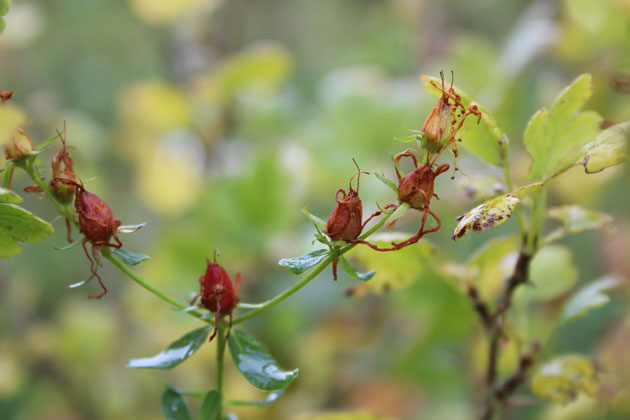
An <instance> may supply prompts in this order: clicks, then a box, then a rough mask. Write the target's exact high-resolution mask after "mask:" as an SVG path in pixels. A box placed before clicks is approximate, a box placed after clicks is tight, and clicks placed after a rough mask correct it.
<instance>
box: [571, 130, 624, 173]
mask: <svg viewBox="0 0 630 420" xmlns="http://www.w3.org/2000/svg"><path fill="white" fill-rule="evenodd" d="M629 142H630V121H626V122H624V123H621V124H617V125H613V126H612V127H609V128H607V129H606V130H604V131H602V132H601V133H599V134H598V135H597V137H595V140H593V141H591V142H590V143H588V144H586V145H585V146H584V147H582V149H580V151H579V152H577V153H576V156H575V157H574V158H573V162H575V164H580V165H584V171H585V172H586V173H587V174H594V173H596V172H600V171H603V170H604V169H606V168H608V167H611V166H615V165H619V164H621V163H623V162H625V161H626V157H627V155H628V143H629Z"/></svg>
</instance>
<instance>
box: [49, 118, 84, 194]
mask: <svg viewBox="0 0 630 420" xmlns="http://www.w3.org/2000/svg"><path fill="white" fill-rule="evenodd" d="M64 131H65V130H64ZM60 135H61V133H60ZM61 141H62V143H63V146H62V147H61V149H60V150H59V151H58V152H57V153H56V154H55V156H53V159H52V165H51V166H52V172H53V178H52V179H51V180H50V188H51V189H52V191H53V194H55V197H57V199H58V200H59V201H61V202H62V203H64V204H67V203H70V202H71V201H72V197H73V195H74V192H75V190H76V187H75V186H74V185H73V184H71V183H70V184H68V183H64V182H61V181H60V179H66V180H69V181H73V182H74V183H78V181H79V177H77V175H76V174H75V173H74V171H73V170H72V158H71V157H70V153H68V149H67V148H66V140H65V138H64V137H63V136H62V138H61Z"/></svg>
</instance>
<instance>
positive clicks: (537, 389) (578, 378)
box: [531, 354, 599, 404]
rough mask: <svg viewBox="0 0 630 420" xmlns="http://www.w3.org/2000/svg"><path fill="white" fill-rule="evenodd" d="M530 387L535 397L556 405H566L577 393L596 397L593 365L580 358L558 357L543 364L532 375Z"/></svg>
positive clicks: (596, 384) (570, 356)
mask: <svg viewBox="0 0 630 420" xmlns="http://www.w3.org/2000/svg"><path fill="white" fill-rule="evenodd" d="M531 386H532V391H533V392H534V394H536V395H538V396H539V397H540V398H544V399H548V400H551V401H552V402H554V403H556V404H568V403H569V402H571V401H573V400H575V399H576V398H577V396H578V395H579V394H580V393H584V394H587V395H590V396H596V395H597V394H598V393H599V383H598V381H597V375H596V371H595V366H593V362H592V361H591V360H590V359H588V358H586V357H584V356H581V355H579V354H568V355H563V356H559V357H556V358H555V359H552V360H551V361H549V362H547V363H545V364H544V365H542V366H541V367H540V368H539V369H538V371H537V372H536V373H535V374H534V377H533V378H532V384H531Z"/></svg>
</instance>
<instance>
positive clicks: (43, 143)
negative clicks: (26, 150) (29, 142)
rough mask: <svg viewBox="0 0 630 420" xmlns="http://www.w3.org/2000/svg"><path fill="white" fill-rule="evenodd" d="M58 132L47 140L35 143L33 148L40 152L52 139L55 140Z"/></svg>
mask: <svg viewBox="0 0 630 420" xmlns="http://www.w3.org/2000/svg"><path fill="white" fill-rule="evenodd" d="M59 137H60V136H59V133H57V134H56V135H55V136H53V137H51V138H49V139H48V140H44V141H43V142H41V143H40V144H39V145H37V147H36V148H35V150H37V151H38V152H41V151H42V150H44V149H45V148H46V146H48V145H49V144H50V143H52V142H53V141H55V140H57V139H58V138H59Z"/></svg>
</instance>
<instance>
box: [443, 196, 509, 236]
mask: <svg viewBox="0 0 630 420" xmlns="http://www.w3.org/2000/svg"><path fill="white" fill-rule="evenodd" d="M520 201H521V200H519V198H518V197H516V195H514V194H513V193H510V194H505V195H502V196H499V197H496V198H493V199H492V200H488V201H486V202H485V203H483V204H480V205H478V206H477V207H475V208H473V209H472V210H470V211H469V212H468V213H465V214H463V215H461V216H459V217H458V220H459V223H458V224H457V226H456V227H455V230H454V231H453V236H452V239H453V240H454V241H457V240H458V239H460V238H461V237H463V236H464V235H466V234H467V233H468V232H469V231H470V229H472V230H473V231H475V232H483V231H484V230H488V229H492V228H493V227H496V226H499V225H500V224H502V223H505V222H506V221H507V219H509V218H510V217H511V216H512V212H513V211H514V208H515V207H516V205H517V204H518V203H520Z"/></svg>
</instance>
